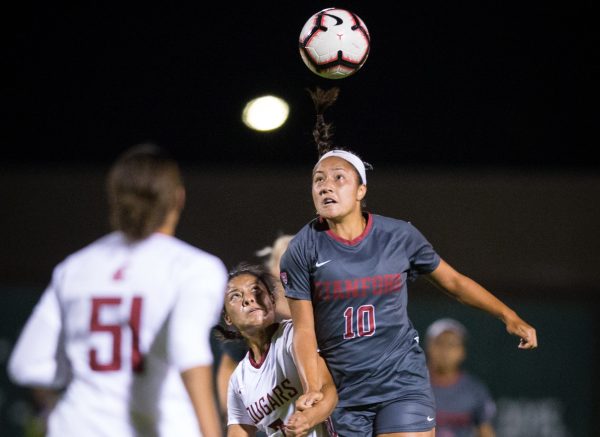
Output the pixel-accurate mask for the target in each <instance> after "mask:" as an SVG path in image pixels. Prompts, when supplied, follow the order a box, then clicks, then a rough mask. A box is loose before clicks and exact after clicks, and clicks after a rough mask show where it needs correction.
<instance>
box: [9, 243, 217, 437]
mask: <svg viewBox="0 0 600 437" xmlns="http://www.w3.org/2000/svg"><path fill="white" fill-rule="evenodd" d="M226 282H227V273H226V269H225V267H224V265H223V263H222V262H221V261H220V260H219V259H218V258H216V257H215V256H213V255H210V254H207V253H205V252H203V251H201V250H199V249H197V248H195V247H192V246H190V245H188V244H186V243H184V242H182V241H181V240H178V239H176V238H174V237H170V236H167V235H164V234H158V233H157V234H153V235H152V236H150V237H148V238H147V239H145V240H143V241H140V242H137V243H133V244H131V243H128V242H127V241H126V240H125V238H124V237H123V235H122V234H121V233H112V234H109V235H107V236H105V237H103V238H101V239H100V240H98V241H96V242H94V243H92V244H91V245H89V246H87V247H86V248H84V249H82V250H80V251H78V252H76V253H75V254H73V255H71V256H69V257H68V258H67V259H66V260H64V261H63V262H62V263H61V264H59V265H58V266H57V267H56V268H55V270H54V274H53V277H52V282H51V283H50V285H49V286H48V288H47V289H46V290H45V292H44V294H43V296H42V298H41V300H40V302H39V303H38V304H37V306H36V308H35V309H34V312H33V314H32V315H31V317H30V318H29V320H28V322H27V324H26V326H25V328H24V330H23V332H22V334H21V336H20V338H19V340H18V342H17V345H16V346H15V349H14V351H13V353H12V356H11V359H10V363H9V371H10V375H11V377H12V379H13V380H14V381H15V382H17V383H19V384H22V385H34V386H57V387H59V386H64V385H67V388H66V392H65V393H64V395H63V396H62V398H61V400H60V401H59V403H58V405H57V407H56V408H55V409H54V411H53V412H52V413H51V415H50V418H49V435H50V436H57V437H58V436H60V437H71V436H77V437H78V436H86V437H96V436H98V437H99V436H119V437H133V436H142V435H143V436H150V437H154V436H178V437H180V436H186V437H187V436H189V437H192V436H193V437H197V436H199V435H200V433H199V429H198V428H199V427H198V421H197V418H196V416H195V414H194V411H193V408H192V405H191V402H190V400H189V397H188V395H187V391H186V390H185V387H184V385H183V383H182V381H181V376H180V372H181V371H184V370H187V369H189V368H191V367H195V366H199V365H210V364H211V363H212V359H213V357H212V353H211V348H210V337H209V334H210V329H211V327H212V326H214V325H215V324H216V323H218V320H219V315H220V311H221V309H222V306H223V297H224V290H225V286H226ZM67 378H70V381H69V380H68V379H67ZM67 383H68V384H67Z"/></svg>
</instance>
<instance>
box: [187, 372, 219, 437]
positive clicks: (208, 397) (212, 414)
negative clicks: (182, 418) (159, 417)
mask: <svg viewBox="0 0 600 437" xmlns="http://www.w3.org/2000/svg"><path fill="white" fill-rule="evenodd" d="M181 377H182V380H183V383H184V385H185V388H186V390H187V392H188V394H189V396H190V399H191V401H192V404H193V406H194V411H195V412H196V417H197V418H198V422H199V425H200V430H201V431H202V435H204V436H206V437H211V436H215V437H220V436H222V435H223V431H222V427H221V421H220V419H219V413H218V408H217V402H216V399H215V393H214V390H213V382H212V367H211V366H198V367H193V368H191V369H188V370H186V371H184V372H182V374H181Z"/></svg>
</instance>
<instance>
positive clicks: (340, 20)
mask: <svg viewBox="0 0 600 437" xmlns="http://www.w3.org/2000/svg"><path fill="white" fill-rule="evenodd" d="M323 15H327V16H328V17H331V18H333V19H334V20H335V24H334V26H339V25H340V24H342V23H343V22H344V20H342V19H341V18H340V17H336V16H335V15H331V14H323Z"/></svg>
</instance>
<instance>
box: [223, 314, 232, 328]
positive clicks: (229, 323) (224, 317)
mask: <svg viewBox="0 0 600 437" xmlns="http://www.w3.org/2000/svg"><path fill="white" fill-rule="evenodd" d="M223 321H224V322H225V324H226V325H227V326H231V325H233V322H232V321H231V317H229V315H228V314H227V313H224V314H223Z"/></svg>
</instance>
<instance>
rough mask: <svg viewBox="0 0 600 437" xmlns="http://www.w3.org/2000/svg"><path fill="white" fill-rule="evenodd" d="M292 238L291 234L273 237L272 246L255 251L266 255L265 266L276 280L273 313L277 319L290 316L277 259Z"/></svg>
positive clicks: (279, 258)
mask: <svg viewBox="0 0 600 437" xmlns="http://www.w3.org/2000/svg"><path fill="white" fill-rule="evenodd" d="M292 238H294V236H293V235H289V234H283V235H281V236H279V237H277V238H276V239H275V241H274V242H273V245H272V246H267V247H264V248H263V249H261V250H259V251H257V252H256V256H258V257H267V259H266V261H265V266H266V267H267V269H269V272H270V273H271V274H272V275H273V276H274V277H275V278H276V280H277V284H276V292H275V314H276V316H277V319H278V320H284V319H291V318H292V316H291V313H290V307H289V306H288V303H287V299H286V297H285V295H284V294H283V286H282V284H281V281H280V280H279V261H280V260H281V256H282V255H283V254H284V252H285V251H286V249H287V248H288V245H289V244H290V241H292Z"/></svg>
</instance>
